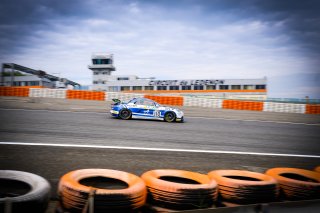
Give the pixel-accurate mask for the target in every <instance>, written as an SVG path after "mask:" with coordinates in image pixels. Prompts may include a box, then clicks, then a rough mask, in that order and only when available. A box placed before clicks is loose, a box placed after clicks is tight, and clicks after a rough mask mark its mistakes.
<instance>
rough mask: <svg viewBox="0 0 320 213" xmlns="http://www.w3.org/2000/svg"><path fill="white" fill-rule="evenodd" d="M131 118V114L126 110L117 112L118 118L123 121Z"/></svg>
mask: <svg viewBox="0 0 320 213" xmlns="http://www.w3.org/2000/svg"><path fill="white" fill-rule="evenodd" d="M131 116H132V113H131V111H130V110H128V109H122V110H120V112H119V118H121V119H123V120H128V119H130V118H131Z"/></svg>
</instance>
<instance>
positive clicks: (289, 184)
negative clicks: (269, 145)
mask: <svg viewBox="0 0 320 213" xmlns="http://www.w3.org/2000/svg"><path fill="white" fill-rule="evenodd" d="M319 168H320V167H319V166H318V167H316V168H315V169H314V170H313V171H312V170H306V169H300V168H271V169H268V170H267V171H265V173H258V172H253V171H247V170H212V171H209V172H208V173H207V174H201V173H198V172H193V171H185V170H174V169H155V170H150V171H146V172H144V173H143V174H142V175H141V176H140V177H139V176H137V175H135V174H131V173H128V172H124V171H118V170H111V169H96V168H95V169H80V170H75V171H70V172H68V173H66V174H64V175H63V176H62V177H61V178H60V181H59V184H58V187H57V188H58V197H57V199H58V201H59V204H58V205H57V207H56V208H57V210H56V212H61V213H63V212H74V213H84V212H85V213H87V212H89V213H100V212H101V213H102V212H141V213H142V212H173V211H179V210H192V209H208V208H210V209H219V208H220V207H230V206H243V205H252V204H259V203H260V204H262V203H263V205H267V204H268V203H274V202H278V203H281V202H285V201H306V200H318V199H320V172H319ZM0 179H1V180H2V184H3V185H5V184H6V188H5V190H4V191H3V192H1V193H2V195H3V196H2V197H0V211H2V210H4V211H3V212H6V213H7V212H10V213H14V212H39V213H40V212H44V211H45V209H46V208H47V205H48V202H49V196H50V189H51V186H50V184H49V182H48V181H47V180H45V179H44V178H42V177H40V176H38V175H35V174H32V173H28V172H21V171H12V170H0ZM14 182H16V183H19V184H12V183H14ZM26 185H28V186H30V187H31V190H30V188H29V190H25V188H26ZM17 191H19V193H16V192H17ZM224 209H225V208H224ZM318 210H319V209H318ZM224 212H227V211H224ZM230 212H231V211H230ZM232 212H234V211H233V210H232ZM263 212H269V211H263Z"/></svg>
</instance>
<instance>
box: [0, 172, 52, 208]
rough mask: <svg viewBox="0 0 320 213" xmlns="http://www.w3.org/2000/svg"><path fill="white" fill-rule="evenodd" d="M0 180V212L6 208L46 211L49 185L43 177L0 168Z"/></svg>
mask: <svg viewBox="0 0 320 213" xmlns="http://www.w3.org/2000/svg"><path fill="white" fill-rule="evenodd" d="M0 181H1V182H0V188H2V190H1V192H0V212H3V211H5V209H7V210H8V208H9V209H11V212H12V213H15V212H16V213H19V212H35V213H43V212H45V211H46V209H47V206H48V203H49V199H50V189H51V187H50V184H49V183H48V181H47V180H45V179H44V178H42V177H40V176H38V175H35V174H32V173H28V172H21V171H12V170H0ZM3 188H5V190H4V189H3Z"/></svg>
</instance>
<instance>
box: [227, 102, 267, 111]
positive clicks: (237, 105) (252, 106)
mask: <svg viewBox="0 0 320 213" xmlns="http://www.w3.org/2000/svg"><path fill="white" fill-rule="evenodd" d="M222 108H223V109H237V110H253V111H262V110H263V102H255V101H236V100H224V101H223V103H222Z"/></svg>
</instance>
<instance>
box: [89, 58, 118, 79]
mask: <svg viewBox="0 0 320 213" xmlns="http://www.w3.org/2000/svg"><path fill="white" fill-rule="evenodd" d="M91 60H92V65H89V66H88V68H89V69H90V70H92V72H93V75H99V74H103V75H111V71H115V70H116V68H115V67H114V66H113V55H112V54H106V53H93V54H92V56H91Z"/></svg>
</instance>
